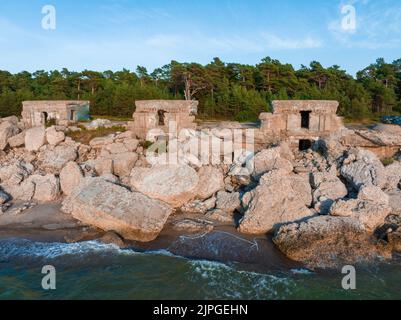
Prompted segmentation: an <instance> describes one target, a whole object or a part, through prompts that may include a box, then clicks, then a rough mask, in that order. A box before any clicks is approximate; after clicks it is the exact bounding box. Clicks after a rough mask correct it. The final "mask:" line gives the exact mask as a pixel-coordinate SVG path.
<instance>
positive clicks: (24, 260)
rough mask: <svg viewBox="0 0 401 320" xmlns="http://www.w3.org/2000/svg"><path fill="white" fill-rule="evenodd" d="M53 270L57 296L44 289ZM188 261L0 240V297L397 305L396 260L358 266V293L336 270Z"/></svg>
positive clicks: (400, 275) (400, 279)
mask: <svg viewBox="0 0 401 320" xmlns="http://www.w3.org/2000/svg"><path fill="white" fill-rule="evenodd" d="M45 265H51V266H54V267H55V269H56V290H48V291H47V290H44V289H43V288H42V286H41V283H42V278H43V277H44V275H43V274H42V273H41V271H42V268H43V266H45ZM249 269H250V268H249V266H248V267H246V268H244V266H242V265H238V264H234V263H226V264H223V263H219V262H213V261H204V260H190V259H186V258H183V257H178V256H174V255H172V254H170V253H169V252H167V251H154V252H135V251H133V250H121V249H119V248H117V247H116V246H114V245H105V244H101V243H98V242H84V243H79V244H63V243H39V242H32V241H28V240H22V239H7V240H0V299H162V300H168V299H259V300H280V299H400V298H401V262H400V259H396V260H394V261H393V262H391V263H380V264H375V265H369V266H361V267H358V268H357V279H356V282H357V289H356V290H350V291H346V290H344V289H343V288H342V285H341V283H342V278H343V277H344V275H343V274H341V272H335V271H330V272H329V271H328V272H322V271H319V272H314V271H311V270H307V269H288V270H285V269H284V270H281V271H277V270H276V271H274V272H271V271H269V270H265V271H262V272H261V271H260V270H259V269H258V268H255V270H259V271H258V272H255V271H250V270H249Z"/></svg>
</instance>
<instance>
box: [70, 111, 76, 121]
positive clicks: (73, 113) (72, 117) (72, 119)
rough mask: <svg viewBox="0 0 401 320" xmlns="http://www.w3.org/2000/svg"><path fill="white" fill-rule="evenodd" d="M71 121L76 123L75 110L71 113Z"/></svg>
mask: <svg viewBox="0 0 401 320" xmlns="http://www.w3.org/2000/svg"><path fill="white" fill-rule="evenodd" d="M70 121H75V110H71V111H70Z"/></svg>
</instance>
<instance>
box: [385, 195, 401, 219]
mask: <svg viewBox="0 0 401 320" xmlns="http://www.w3.org/2000/svg"><path fill="white" fill-rule="evenodd" d="M387 195H388V196H389V205H390V207H391V208H392V209H393V213H394V214H397V215H399V216H401V190H394V191H392V192H389V193H387Z"/></svg>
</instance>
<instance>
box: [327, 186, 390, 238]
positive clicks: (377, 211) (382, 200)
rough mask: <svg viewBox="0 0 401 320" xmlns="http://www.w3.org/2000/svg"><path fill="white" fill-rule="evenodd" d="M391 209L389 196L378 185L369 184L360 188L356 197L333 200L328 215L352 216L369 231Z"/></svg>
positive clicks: (377, 224) (382, 221) (378, 223)
mask: <svg viewBox="0 0 401 320" xmlns="http://www.w3.org/2000/svg"><path fill="white" fill-rule="evenodd" d="M391 211H392V209H391V207H390V206H389V196H388V195H386V194H385V193H384V192H383V191H382V190H381V189H380V188H379V187H375V186H372V185H369V186H363V187H362V188H361V190H360V192H359V194H358V199H351V200H347V201H345V200H338V201H337V202H335V203H334V204H333V206H332V207H331V208H330V215H332V216H339V217H350V218H353V219H354V220H356V221H358V222H359V223H360V224H361V225H362V226H363V227H364V228H365V229H366V231H370V232H371V231H374V230H375V229H376V228H377V227H379V226H380V225H382V224H383V223H384V220H385V218H386V217H387V216H388V215H389V214H390V213H391Z"/></svg>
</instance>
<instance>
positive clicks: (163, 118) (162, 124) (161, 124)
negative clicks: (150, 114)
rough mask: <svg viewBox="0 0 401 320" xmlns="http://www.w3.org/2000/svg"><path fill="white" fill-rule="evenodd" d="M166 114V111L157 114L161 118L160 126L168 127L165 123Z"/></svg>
mask: <svg viewBox="0 0 401 320" xmlns="http://www.w3.org/2000/svg"><path fill="white" fill-rule="evenodd" d="M165 113H166V111H164V110H159V111H158V112H157V116H158V117H159V126H164V125H166V123H165Z"/></svg>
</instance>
